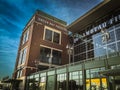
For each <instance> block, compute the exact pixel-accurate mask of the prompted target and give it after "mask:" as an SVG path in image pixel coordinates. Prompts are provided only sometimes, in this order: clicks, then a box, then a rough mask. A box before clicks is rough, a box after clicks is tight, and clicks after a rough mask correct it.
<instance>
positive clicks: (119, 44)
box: [117, 42, 120, 51]
mask: <svg viewBox="0 0 120 90" xmlns="http://www.w3.org/2000/svg"><path fill="white" fill-rule="evenodd" d="M117 46H118V51H120V42H118V43H117Z"/></svg>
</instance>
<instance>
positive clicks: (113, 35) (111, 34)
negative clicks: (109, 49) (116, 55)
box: [107, 31, 115, 43]
mask: <svg viewBox="0 0 120 90" xmlns="http://www.w3.org/2000/svg"><path fill="white" fill-rule="evenodd" d="M114 41H115V34H114V31H112V32H110V39H109V40H108V42H107V43H111V42H114Z"/></svg>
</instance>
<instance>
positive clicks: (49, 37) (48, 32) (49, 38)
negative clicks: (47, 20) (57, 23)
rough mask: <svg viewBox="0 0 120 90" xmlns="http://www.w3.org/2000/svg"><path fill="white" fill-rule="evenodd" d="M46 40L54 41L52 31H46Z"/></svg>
mask: <svg viewBox="0 0 120 90" xmlns="http://www.w3.org/2000/svg"><path fill="white" fill-rule="evenodd" d="M45 40H48V41H52V31H50V30H48V29H46V32H45Z"/></svg>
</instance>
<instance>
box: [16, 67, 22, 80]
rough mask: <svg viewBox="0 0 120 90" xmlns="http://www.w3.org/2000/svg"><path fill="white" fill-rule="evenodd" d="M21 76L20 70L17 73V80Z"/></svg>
mask: <svg viewBox="0 0 120 90" xmlns="http://www.w3.org/2000/svg"><path fill="white" fill-rule="evenodd" d="M21 76H22V69H19V70H18V72H17V78H20V77H21Z"/></svg>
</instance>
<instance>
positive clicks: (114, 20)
mask: <svg viewBox="0 0 120 90" xmlns="http://www.w3.org/2000/svg"><path fill="white" fill-rule="evenodd" d="M119 21H120V15H117V16H115V17H112V18H110V19H109V20H107V21H105V22H103V23H101V24H99V25H98V26H95V27H94V28H92V29H90V30H88V31H86V32H85V33H83V36H88V35H91V34H93V33H95V32H97V31H100V30H101V29H104V28H106V27H107V26H110V25H112V24H114V23H117V22H119Z"/></svg>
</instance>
